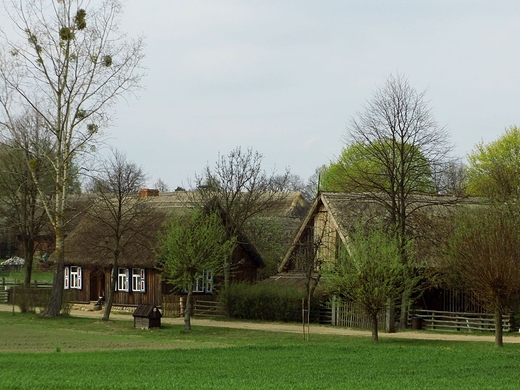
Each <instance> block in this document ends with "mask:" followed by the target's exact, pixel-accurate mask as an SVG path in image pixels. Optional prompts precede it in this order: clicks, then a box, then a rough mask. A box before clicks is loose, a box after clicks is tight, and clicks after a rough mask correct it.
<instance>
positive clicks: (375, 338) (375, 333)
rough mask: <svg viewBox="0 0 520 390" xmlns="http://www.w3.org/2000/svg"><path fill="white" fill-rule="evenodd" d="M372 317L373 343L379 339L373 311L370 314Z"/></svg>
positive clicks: (375, 315)
mask: <svg viewBox="0 0 520 390" xmlns="http://www.w3.org/2000/svg"><path fill="white" fill-rule="evenodd" d="M371 317H372V341H373V342H374V343H377V342H378V341H379V334H378V329H377V328H378V323H377V313H374V314H372V315H371Z"/></svg>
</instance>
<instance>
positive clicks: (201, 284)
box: [193, 270, 213, 293]
mask: <svg viewBox="0 0 520 390" xmlns="http://www.w3.org/2000/svg"><path fill="white" fill-rule="evenodd" d="M193 292H199V293H212V292H213V270H204V272H203V273H202V275H200V277H199V278H197V279H196V280H195V285H194V286H193Z"/></svg>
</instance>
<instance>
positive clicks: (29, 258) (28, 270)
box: [23, 240, 34, 287]
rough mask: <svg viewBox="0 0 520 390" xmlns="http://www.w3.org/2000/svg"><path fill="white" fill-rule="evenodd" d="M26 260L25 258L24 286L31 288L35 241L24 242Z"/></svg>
mask: <svg viewBox="0 0 520 390" xmlns="http://www.w3.org/2000/svg"><path fill="white" fill-rule="evenodd" d="M24 258H25V276H24V280H23V285H24V286H25V287H29V286H30V285H31V276H32V265H33V259H34V241H33V240H25V242H24Z"/></svg>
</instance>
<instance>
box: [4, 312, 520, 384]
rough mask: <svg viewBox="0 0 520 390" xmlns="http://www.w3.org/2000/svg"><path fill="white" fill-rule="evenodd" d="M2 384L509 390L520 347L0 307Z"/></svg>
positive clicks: (516, 375)
mask: <svg viewBox="0 0 520 390" xmlns="http://www.w3.org/2000/svg"><path fill="white" fill-rule="evenodd" d="M0 330H1V332H2V333H1V339H2V342H1V343H0V378H1V381H0V383H1V385H0V387H2V388H7V389H9V388H13V389H14V388H40V389H47V388H49V389H50V388H53V389H54V388H60V389H61V388H82V389H89V388H92V389H94V388H121V389H122V388H143V387H151V388H181V389H193V388H202V387H204V388H209V389H220V388H222V389H224V388H225V389H230V388H233V389H241V388H244V389H246V388H247V389H251V388H255V389H256V388H258V389H345V388H356V389H382V388H385V389H392V388H395V389H412V388H413V389H416V388H428V389H446V388H454V389H455V388H456V389H464V388H479V389H486V388H489V389H491V388H493V389H501V388H503V389H513V388H517V387H518V383H520V346H519V345H506V347H505V348H503V349H496V348H494V347H493V346H492V345H490V344H488V343H470V342H446V341H423V340H397V339H391V340H390V339H383V340H382V341H381V342H380V344H378V345H374V344H372V343H371V342H370V340H369V339H366V338H354V337H338V336H334V337H333V336H321V335H314V336H313V337H312V338H311V340H310V342H304V341H303V340H302V339H301V335H298V334H287V333H274V332H269V333H266V332H260V331H249V330H237V329H226V328H212V327H197V328H196V329H195V330H194V331H193V332H191V333H185V332H183V331H182V328H181V326H180V325H179V326H172V325H166V326H164V328H163V329H160V330H153V331H143V330H136V329H133V328H132V323H131V322H130V321H111V322H110V323H108V324H105V323H102V322H100V321H96V320H93V319H85V318H71V317H70V318H59V319H47V320H45V319H41V318H39V317H38V316H35V315H30V314H29V315H21V314H17V315H16V316H12V315H11V314H10V313H1V312H0Z"/></svg>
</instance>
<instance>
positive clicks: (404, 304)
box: [399, 288, 410, 330]
mask: <svg viewBox="0 0 520 390" xmlns="http://www.w3.org/2000/svg"><path fill="white" fill-rule="evenodd" d="M409 300H410V297H409V290H408V288H405V289H404V291H403V295H402V297H401V315H400V317H399V330H405V329H406V328H407V325H408V303H409Z"/></svg>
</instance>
